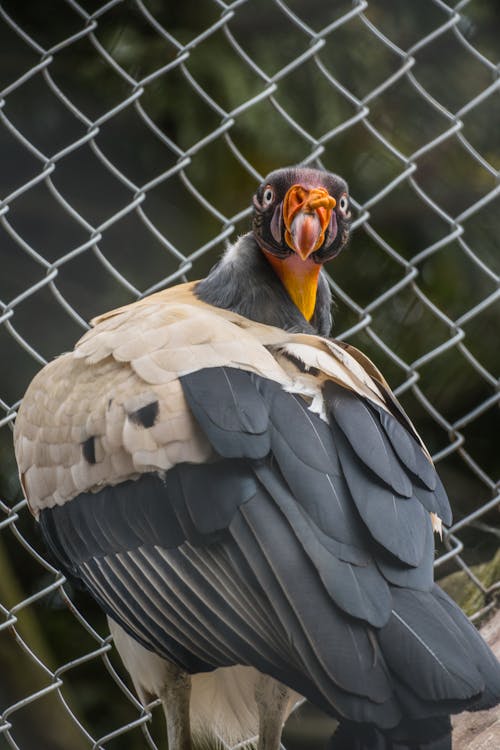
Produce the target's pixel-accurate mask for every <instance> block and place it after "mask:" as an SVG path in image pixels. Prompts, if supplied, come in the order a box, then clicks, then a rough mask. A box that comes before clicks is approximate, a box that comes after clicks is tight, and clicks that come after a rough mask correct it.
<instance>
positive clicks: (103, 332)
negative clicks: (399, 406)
mask: <svg viewBox="0 0 500 750" xmlns="http://www.w3.org/2000/svg"><path fill="white" fill-rule="evenodd" d="M193 286H194V284H183V285H181V286H178V287H174V288H173V289H168V290H165V291H163V292H159V293H158V294H155V295H152V296H151V297H149V298H146V299H143V300H140V301H138V302H136V303H134V304H132V305H128V306H126V307H123V308H120V309H118V310H115V311H111V312H109V313H106V314H104V315H102V316H100V317H99V318H96V319H95V321H93V322H94V328H93V329H91V330H90V331H88V332H87V333H86V334H85V335H84V336H83V337H82V338H81V339H80V341H79V342H78V343H77V345H76V346H75V349H74V351H73V352H70V353H67V354H63V355H62V356H61V357H59V358H58V359H56V360H55V361H53V362H51V363H50V364H48V365H47V366H46V367H45V368H44V369H43V370H41V372H39V373H38V375H37V376H36V377H35V379H34V380H33V382H32V383H31V385H30V387H29V388H28V391H27V393H26V395H25V397H24V400H23V402H22V405H21V408H20V410H19V415H18V418H17V421H16V426H15V447H16V455H17V460H18V465H19V469H20V475H21V481H22V484H23V487H24V489H25V492H26V496H27V498H28V500H29V503H30V507H31V509H32V510H33V512H34V513H35V514H37V513H38V512H39V511H40V510H41V509H42V508H44V507H50V506H53V505H58V504H62V503H64V502H65V501H66V500H68V499H71V498H72V497H74V496H76V495H77V494H79V493H80V492H83V491H97V490H98V489H99V488H100V487H101V486H103V485H105V484H118V483H119V482H123V481H124V480H126V479H131V478H134V477H136V476H137V475H139V474H140V473H143V472H147V471H167V470H168V469H169V468H171V467H172V466H173V465H175V464H176V463H179V462H182V461H188V462H193V463H201V462H204V461H207V459H209V458H210V456H211V452H212V449H211V447H210V446H209V444H208V442H207V440H206V438H205V437H204V435H203V433H202V432H201V431H200V429H199V428H198V427H197V425H196V423H195V422H194V419H193V418H192V416H191V413H190V411H189V409H188V407H187V405H186V402H185V399H184V396H183V392H182V388H181V385H180V382H179V380H178V378H179V376H182V375H184V374H187V373H190V372H193V371H195V370H199V369H202V368H208V367H219V366H228V367H236V368H241V369H244V370H248V371H250V372H254V373H257V374H258V375H261V376H263V377H266V378H270V379H271V380H274V381H277V382H279V383H281V384H282V385H283V387H284V388H285V389H286V390H288V391H292V392H296V393H301V394H303V395H304V396H305V397H306V398H308V400H309V402H310V403H311V404H312V408H313V409H314V410H315V411H318V412H319V413H321V411H322V407H321V403H322V397H321V386H322V384H323V383H324V381H325V380H326V379H332V380H335V381H336V382H338V383H340V384H342V385H344V386H345V387H347V388H349V389H351V390H353V391H355V392H357V393H359V394H360V395H362V396H364V397H366V398H369V399H371V400H372V401H374V402H376V403H377V404H379V405H382V406H384V407H385V408H387V406H386V403H385V397H384V392H385V391H384V386H385V385H386V384H385V382H384V381H383V380H382V378H381V376H380V375H379V373H378V371H377V370H376V369H375V367H374V366H373V365H372V364H371V363H370V362H369V360H367V359H366V357H364V356H363V355H360V354H359V353H358V352H357V351H356V350H355V349H353V348H352V347H347V348H343V347H341V346H340V345H339V344H337V343H335V342H332V341H329V340H326V339H322V338H320V337H317V336H310V335H305V334H291V333H288V332H286V331H283V330H281V329H278V328H273V327H272V326H266V325H263V324H260V323H255V322H253V321H250V320H247V319H246V318H242V317H241V316H239V315H237V314H235V313H232V312H230V311H227V310H221V309H218V308H214V307H211V306H209V305H207V304H205V303H203V302H201V301H200V300H198V299H197V297H196V296H195V295H194V293H193ZM296 360H300V361H301V362H302V363H303V365H304V366H303V367H301V368H299V367H297V366H296V364H293V362H294V361H296ZM309 368H311V370H310V371H308V370H309ZM377 376H378V377H377ZM377 381H378V382H377ZM381 386H382V388H381ZM141 410H142V411H141Z"/></svg>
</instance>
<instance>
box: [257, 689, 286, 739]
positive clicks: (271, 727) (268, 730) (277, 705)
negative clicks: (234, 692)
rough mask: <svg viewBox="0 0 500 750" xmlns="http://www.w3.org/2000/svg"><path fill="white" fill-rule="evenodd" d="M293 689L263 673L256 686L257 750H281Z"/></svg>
mask: <svg viewBox="0 0 500 750" xmlns="http://www.w3.org/2000/svg"><path fill="white" fill-rule="evenodd" d="M291 697H292V691H291V690H289V689H288V688H287V687H286V686H285V685H282V684H281V682H277V681H276V680H273V679H272V678H271V677H267V676H266V675H261V677H260V679H259V681H258V683H257V686H256V688H255V700H256V702H257V707H258V709H259V742H258V745H257V750H279V747H280V743H281V732H282V729H283V724H284V722H285V719H286V718H287V716H288V714H289V712H290V703H291Z"/></svg>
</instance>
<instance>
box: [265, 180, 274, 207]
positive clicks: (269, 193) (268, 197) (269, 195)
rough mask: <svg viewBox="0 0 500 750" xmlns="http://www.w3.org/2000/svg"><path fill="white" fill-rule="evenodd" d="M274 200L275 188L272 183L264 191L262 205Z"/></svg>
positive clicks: (269, 203)
mask: <svg viewBox="0 0 500 750" xmlns="http://www.w3.org/2000/svg"><path fill="white" fill-rule="evenodd" d="M273 200H274V190H273V189H272V187H271V186H270V185H268V186H267V187H266V189H265V190H264V193H263V194H262V205H263V206H269V205H271V203H272V202H273Z"/></svg>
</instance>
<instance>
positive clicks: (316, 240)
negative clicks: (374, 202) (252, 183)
mask: <svg viewBox="0 0 500 750" xmlns="http://www.w3.org/2000/svg"><path fill="white" fill-rule="evenodd" d="M253 205H254V214H253V233H254V236H255V239H256V241H257V244H258V245H259V247H260V249H261V250H262V252H263V253H264V255H265V256H266V258H267V260H268V261H269V263H270V264H271V266H272V267H273V269H274V271H275V272H276V273H277V274H278V276H279V278H280V279H281V281H282V283H283V285H284V286H285V288H286V290H287V292H288V294H289V295H290V297H291V298H292V300H293V301H294V302H295V304H296V305H297V307H298V308H299V310H300V311H301V312H302V314H303V315H304V317H305V318H306V320H310V319H311V317H312V315H313V313H314V307H315V304H316V291H317V284H318V276H319V272H320V270H321V266H322V265H323V264H324V263H326V262H327V261H329V260H331V259H332V258H333V257H334V256H335V255H338V253H339V252H340V251H341V250H342V249H343V248H344V247H345V245H346V244H347V241H348V238H349V225H350V219H351V213H350V208H349V194H348V187H347V183H346V182H345V180H343V179H342V178H341V177H338V176H337V175H334V174H331V173H330V172H324V171H321V170H319V169H310V168H306V167H290V168H287V169H278V170H276V171H275V172H271V174H269V175H268V176H267V177H266V179H265V180H264V182H263V183H262V184H261V185H260V186H259V188H258V189H257V192H256V193H255V195H254V197H253Z"/></svg>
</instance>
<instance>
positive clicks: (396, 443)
mask: <svg viewBox="0 0 500 750" xmlns="http://www.w3.org/2000/svg"><path fill="white" fill-rule="evenodd" d="M181 382H182V385H183V389H184V393H185V396H186V399H187V401H188V404H189V406H190V408H191V409H192V412H193V414H194V415H195V418H196V419H197V421H198V423H199V425H200V427H201V428H202V429H203V430H204V432H205V434H206V436H207V438H208V439H209V441H210V442H211V444H212V446H213V448H214V450H215V451H216V453H217V454H219V458H218V459H217V460H216V461H213V462H212V463H209V464H204V465H193V464H179V465H178V466H176V467H174V468H173V469H171V470H170V471H168V472H167V474H166V476H165V477H161V476H159V475H156V474H153V473H151V474H144V475H142V476H141V477H140V478H138V479H137V480H136V481H128V482H124V483H123V484H121V485H117V486H113V487H105V488H103V489H102V490H100V491H99V492H97V493H82V494H81V495H80V496H78V497H76V498H74V499H73V500H71V501H69V502H67V503H66V504H65V505H64V506H61V507H55V508H51V509H45V510H44V511H42V513H41V515H40V521H41V526H42V529H43V532H44V535H45V536H46V537H47V540H48V542H49V544H50V546H51V549H52V551H53V552H54V554H55V555H56V556H57V557H58V559H59V561H60V563H61V565H62V566H63V568H64V569H65V570H67V571H68V572H69V573H70V574H71V575H73V576H76V577H78V578H79V579H80V580H82V581H83V582H84V584H85V585H86V587H87V588H88V589H89V590H90V591H91V592H92V594H93V595H94V597H95V598H96V599H97V600H98V601H99V603H101V605H102V606H103V607H104V609H105V610H106V611H107V612H108V614H110V616H111V617H113V618H115V619H116V620H117V621H118V622H120V624H121V625H122V626H123V627H124V628H125V629H126V630H127V631H128V632H129V633H130V634H131V635H133V636H134V637H135V638H137V639H138V640H139V641H140V642H141V643H142V644H143V645H145V646H146V647H147V648H150V649H151V650H153V651H156V652H157V653H159V654H161V655H163V656H165V657H166V658H168V659H171V660H172V661H174V662H176V663H177V664H179V665H180V666H182V667H183V668H184V669H186V670H188V671H191V672H199V671H204V670H207V669H213V668H216V667H218V666H223V665H230V664H235V663H241V664H251V665H253V666H255V667H256V668H257V669H260V670H261V671H263V672H265V673H267V674H271V675H273V676H274V677H275V678H276V679H278V680H281V681H283V682H285V683H287V684H288V685H290V687H292V688H294V689H295V690H297V691H298V692H300V693H302V694H303V695H305V696H307V697H309V698H310V699H311V700H312V701H313V702H315V703H316V704H317V705H319V706H321V707H323V708H324V709H326V710H328V711H330V712H331V713H333V714H334V715H336V716H339V717H347V718H349V719H352V720H354V721H358V722H365V723H366V722H368V723H374V724H376V725H377V726H379V727H382V728H388V727H395V726H397V725H398V726H399V723H400V721H401V717H402V712H403V713H404V712H406V714H407V715H409V716H413V717H417V718H418V717H425V716H431V715H433V714H434V713H436V714H439V710H442V712H448V711H449V710H460V709H461V708H464V707H466V706H469V705H476V704H477V705H481V703H480V699H481V694H482V696H483V698H484V700H490V699H491V696H492V695H494V694H495V691H496V690H497V687H496V683H495V685H494V680H495V669H494V667H493V664H492V662H491V661H490V660H488V657H487V650H486V651H485V650H484V648H486V647H484V648H483V647H482V646H481V645H480V643H481V642H480V641H479V640H477V639H476V640H474V638H472V636H471V633H470V631H469V629H468V628H469V626H468V625H466V624H464V622H463V618H461V617H460V616H458V615H457V612H456V611H455V609H454V606H453V605H451V604H450V603H449V602H448V601H447V600H446V598H444V599H443V598H442V597H441V598H440V596H439V595H437V594H436V593H431V592H432V556H433V538H432V530H431V524H430V519H429V516H428V513H427V510H430V509H432V510H434V509H436V508H438V509H439V508H443V509H444V510H446V508H447V501H446V498H445V493H444V490H442V485H441V484H440V482H439V480H438V479H436V480H435V482H436V483H435V489H432V485H433V482H434V479H433V476H434V475H433V472H434V469H433V467H432V465H431V464H430V463H429V462H428V466H429V467H430V468H427V465H426V464H425V463H423V461H427V459H426V457H425V456H424V454H423V453H422V451H421V449H420V446H419V445H418V443H417V441H416V439H415V438H414V436H413V434H412V433H411V432H409V433H407V432H406V430H405V427H404V426H402V424H401V423H400V422H399V421H397V422H396V424H392V423H391V419H392V418H391V417H390V416H386V415H385V414H382V412H381V411H380V410H378V409H377V408H375V406H374V405H373V404H368V403H364V402H363V401H362V400H361V399H359V398H358V397H357V396H355V397H353V396H351V395H349V394H346V393H345V392H342V389H340V390H339V388H338V387H337V386H335V388H334V390H333V391H331V392H330V396H331V394H332V393H335V394H336V396H335V398H336V401H335V405H334V407H333V408H332V413H331V419H330V424H327V423H326V422H325V421H323V420H322V419H320V418H319V417H318V416H317V415H316V414H313V413H312V412H311V411H310V410H309V409H308V408H307V404H306V402H305V401H304V400H303V399H301V398H300V397H297V396H294V395H293V394H289V393H285V392H284V391H283V390H282V389H281V387H280V386H279V385H278V384H276V383H274V382H271V381H269V380H266V379H264V378H260V377H258V376H256V375H254V374H250V373H246V372H242V371H239V370H237V371H236V370H231V369H227V368H214V369H210V370H201V371H199V372H198V373H194V374H193V375H187V376H184V377H183V378H181ZM327 395H328V394H327ZM350 410H351V414H352V423H350V421H349V413H350ZM395 419H400V417H399V416H397V417H395ZM403 425H404V422H403ZM401 430H403V432H401ZM364 437H367V442H366V444H363V439H364ZM381 462H385V465H384V467H381V466H380V465H379V463H381ZM425 509H427V510H425ZM471 643H472V644H473V648H474V649H475V651H474V656H473V657H471V660H467V659H464V664H463V665H461V664H460V657H463V655H464V652H465V651H466V644H468V645H469V647H470V644H471ZM457 648H458V652H459V654H460V657H457V655H456V654H457ZM471 664H472V667H471V666H470V665H471ZM410 673H411V680H410V679H409V677H408V675H409V674H410ZM486 683H488V684H486ZM488 685H490V687H488ZM491 686H493V687H491ZM429 696H432V699H433V701H431V700H429ZM485 696H487V697H486V698H485ZM436 706H441V709H438V708H437V707H436Z"/></svg>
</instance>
